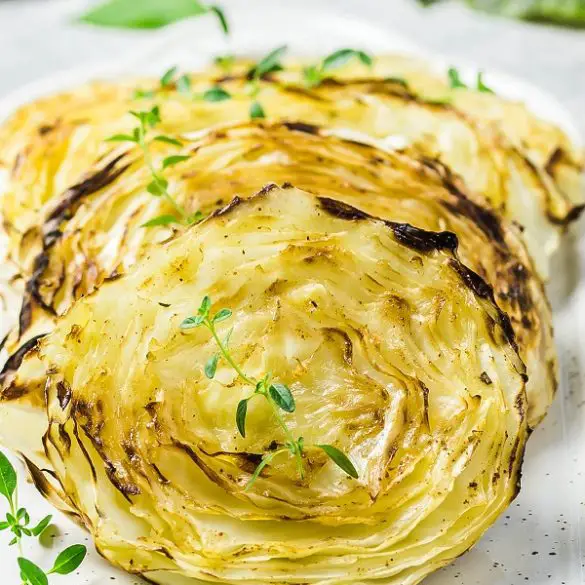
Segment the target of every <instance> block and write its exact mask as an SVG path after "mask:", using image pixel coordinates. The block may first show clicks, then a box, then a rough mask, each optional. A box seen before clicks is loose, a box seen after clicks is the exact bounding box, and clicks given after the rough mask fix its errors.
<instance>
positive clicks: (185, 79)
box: [177, 75, 191, 94]
mask: <svg viewBox="0 0 585 585" xmlns="http://www.w3.org/2000/svg"><path fill="white" fill-rule="evenodd" d="M177 91H178V92H179V93H184V94H187V93H189V92H190V91H191V79H190V78H189V76H188V75H181V77H179V79H177Z"/></svg>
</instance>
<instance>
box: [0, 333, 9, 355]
mask: <svg viewBox="0 0 585 585" xmlns="http://www.w3.org/2000/svg"><path fill="white" fill-rule="evenodd" d="M9 337H10V332H8V333H7V334H6V335H5V336H4V339H3V340H2V341H0V351H2V350H3V349H4V346H5V345H6V342H7V341H8V338H9Z"/></svg>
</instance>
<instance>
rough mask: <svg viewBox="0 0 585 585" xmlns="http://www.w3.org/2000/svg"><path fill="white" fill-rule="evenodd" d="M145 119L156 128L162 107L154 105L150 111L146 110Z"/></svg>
mask: <svg viewBox="0 0 585 585" xmlns="http://www.w3.org/2000/svg"><path fill="white" fill-rule="evenodd" d="M145 120H146V123H147V124H148V125H149V126H150V127H151V128H154V127H155V126H156V125H157V124H158V123H159V122H160V108H159V107H158V106H154V108H152V110H150V112H146V117H145Z"/></svg>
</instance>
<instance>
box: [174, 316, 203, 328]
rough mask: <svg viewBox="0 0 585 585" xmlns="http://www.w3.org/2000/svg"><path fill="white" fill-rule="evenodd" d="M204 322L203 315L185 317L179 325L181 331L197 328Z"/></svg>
mask: <svg viewBox="0 0 585 585" xmlns="http://www.w3.org/2000/svg"><path fill="white" fill-rule="evenodd" d="M204 320H205V316H204V315H195V316H193V317H187V318H186V319H183V322H182V323H181V324H180V325H179V327H180V328H181V329H194V328H195V327H199V326H200V325H201V324H202V323H203V321H204Z"/></svg>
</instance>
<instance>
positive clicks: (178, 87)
mask: <svg viewBox="0 0 585 585" xmlns="http://www.w3.org/2000/svg"><path fill="white" fill-rule="evenodd" d="M172 91H177V92H178V93H179V94H181V95H183V96H185V97H187V98H191V99H194V100H203V101H206V102H223V101H225V100H229V99H231V97H232V96H231V94H230V93H229V92H227V91H226V90H225V89H224V88H223V87H221V86H220V85H214V86H212V87H211V88H210V89H208V90H207V91H204V92H203V93H193V91H192V86H191V78H190V77H189V76H188V75H187V74H186V73H183V74H179V69H178V67H176V66H174V67H171V68H170V69H168V70H167V71H165V72H164V74H163V75H162V77H161V78H160V79H159V82H158V87H157V88H155V89H150V90H144V89H137V90H136V91H135V92H134V99H146V98H149V99H152V98H155V97H156V96H161V95H165V94H168V93H169V92H172Z"/></svg>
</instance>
